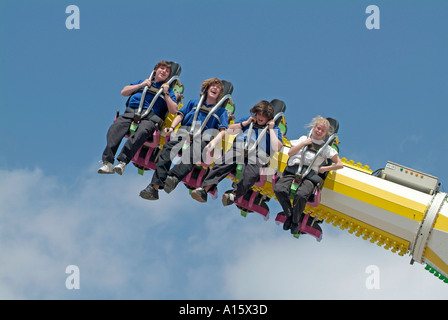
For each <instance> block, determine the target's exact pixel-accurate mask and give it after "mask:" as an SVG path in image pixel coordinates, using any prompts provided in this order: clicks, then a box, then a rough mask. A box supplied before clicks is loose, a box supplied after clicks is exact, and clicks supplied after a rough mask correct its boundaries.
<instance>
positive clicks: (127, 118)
mask: <svg viewBox="0 0 448 320" xmlns="http://www.w3.org/2000/svg"><path fill="white" fill-rule="evenodd" d="M133 119H134V114H133V113H125V114H122V115H120V116H119V117H117V119H115V122H114V123H113V124H112V125H111V126H110V127H109V130H108V131H107V145H106V148H105V149H104V152H103V161H107V162H110V163H114V158H115V154H116V153H117V150H118V147H119V146H120V143H121V141H122V140H123V138H124V136H125V135H126V133H127V132H128V131H129V127H130V125H131V123H132V121H133ZM155 130H156V124H155V123H154V122H153V121H151V120H148V119H142V120H141V121H140V123H139V125H138V128H137V130H136V131H135V132H134V133H132V134H131V135H130V136H129V137H128V140H127V141H126V143H125V144H124V146H123V148H122V149H121V152H120V154H119V155H118V157H117V160H118V161H123V162H125V163H129V162H130V161H131V160H132V158H133V157H134V155H135V154H136V152H137V151H138V149H139V148H140V147H141V146H142V145H143V144H144V143H145V141H146V140H147V139H148V138H149V137H150V136H151V135H152V134H153V133H154V131H155Z"/></svg>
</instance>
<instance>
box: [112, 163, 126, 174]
mask: <svg viewBox="0 0 448 320" xmlns="http://www.w3.org/2000/svg"><path fill="white" fill-rule="evenodd" d="M125 168H126V163H125V162H123V161H120V162H119V163H118V164H117V165H116V166H115V167H114V171H115V172H116V173H118V174H119V175H120V176H121V175H122V174H123V172H124V169H125Z"/></svg>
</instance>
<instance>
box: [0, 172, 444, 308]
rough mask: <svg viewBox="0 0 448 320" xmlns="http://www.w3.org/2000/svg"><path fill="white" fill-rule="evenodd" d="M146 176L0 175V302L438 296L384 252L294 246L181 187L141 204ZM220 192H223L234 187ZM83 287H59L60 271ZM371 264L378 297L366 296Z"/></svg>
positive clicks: (273, 229)
mask: <svg viewBox="0 0 448 320" xmlns="http://www.w3.org/2000/svg"><path fill="white" fill-rule="evenodd" d="M150 177H151V174H146V175H145V176H144V177H143V178H142V177H140V176H138V175H136V174H135V172H132V171H131V170H129V172H128V171H127V172H126V173H125V175H123V176H121V177H120V176H118V175H114V176H100V175H97V174H96V173H95V171H94V170H93V169H92V168H91V169H90V170H89V172H87V173H85V174H81V176H80V177H79V180H78V181H77V183H76V184H75V185H66V184H64V182H62V181H59V180H58V178H56V177H49V176H46V175H45V174H44V173H43V172H42V171H41V170H39V169H35V170H14V171H5V170H2V171H0V194H1V195H2V197H1V198H0V228H1V229H0V252H1V255H0V264H1V265H2V268H0V298H2V299H327V298H328V299H347V298H352V299H377V298H378V299H395V298H398V299H407V298H409V299H414V298H423V299H424V298H439V297H440V298H445V297H446V294H445V292H446V291H447V290H448V287H447V286H446V284H444V283H442V282H441V281H440V280H438V279H436V278H435V277H433V276H432V275H431V274H429V273H428V272H427V271H425V270H424V266H422V265H419V264H415V265H414V266H411V265H409V260H410V259H409V257H399V256H398V255H396V254H394V253H391V252H390V251H386V250H385V249H383V248H379V247H377V246H375V245H372V244H370V243H369V242H368V241H364V240H362V239H359V238H356V237H355V236H353V235H350V234H348V233H347V232H346V231H340V230H339V229H336V228H334V227H332V226H330V225H326V224H323V229H324V232H325V233H324V238H323V240H322V242H320V243H318V242H316V241H315V239H314V238H312V237H309V236H302V237H301V238H300V239H298V240H297V239H294V238H293V237H292V236H291V235H290V234H288V233H287V232H284V231H283V230H281V226H276V225H275V223H274V217H275V214H276V212H277V211H279V206H278V204H277V203H276V202H274V201H272V202H271V203H270V207H271V219H270V220H269V221H267V222H266V221H264V220H263V219H262V218H261V217H260V216H258V215H256V214H249V216H248V217H247V218H243V217H241V216H240V214H239V211H238V210H237V208H236V207H223V206H222V205H221V202H220V200H219V199H218V200H215V201H213V200H209V202H208V203H206V204H199V203H197V202H196V201H195V200H193V199H191V198H190V197H189V195H188V191H187V189H186V188H185V187H184V186H182V185H180V186H179V187H178V188H177V189H176V190H175V191H173V193H171V194H170V195H167V194H165V193H164V192H161V194H160V198H161V199H160V200H159V201H155V202H154V201H147V200H143V199H141V198H140V197H139V196H138V193H139V191H140V190H141V189H142V188H144V187H145V186H146V184H147V183H148V181H149V179H150ZM222 184H223V186H221V185H220V195H221V194H222V192H223V191H224V190H226V189H227V188H226V185H229V184H230V182H229V181H227V180H225V181H224V182H222ZM72 264H74V265H77V266H78V267H79V269H80V287H81V288H80V289H79V290H68V289H66V288H65V280H66V278H67V276H68V275H67V274H66V273H65V268H66V267H67V266H68V265H72ZM368 265H377V266H378V268H379V270H380V289H379V290H368V289H366V286H365V281H366V279H367V277H368V274H366V273H365V269H366V267H367V266H368Z"/></svg>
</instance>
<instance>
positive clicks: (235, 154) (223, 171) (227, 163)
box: [202, 146, 265, 199]
mask: <svg viewBox="0 0 448 320" xmlns="http://www.w3.org/2000/svg"><path fill="white" fill-rule="evenodd" d="M242 150H243V149H241V148H238V149H237V148H236V147H235V146H234V147H233V148H232V149H230V150H229V151H227V152H226V153H225V154H224V157H223V158H222V159H221V161H218V162H217V163H215V164H214V165H213V168H212V169H211V170H210V172H209V173H208V175H207V176H206V177H205V179H204V181H203V183H202V186H203V187H207V186H216V185H217V184H218V183H219V182H221V181H222V180H223V179H224V178H225V177H226V176H227V175H228V174H229V173H231V172H232V171H235V169H236V167H237V165H238V163H239V162H240V163H241V162H242V161H241V160H244V158H243V157H242V154H241V152H242ZM264 159H265V158H264ZM238 160H239V161H238ZM251 162H253V161H251ZM262 167H263V163H262V161H261V160H260V159H258V158H257V159H256V161H255V163H248V161H247V159H246V161H245V163H244V164H243V169H242V172H241V177H242V178H241V179H240V180H239V181H238V183H237V184H236V187H235V189H234V192H235V198H236V199H238V198H239V197H241V196H244V195H245V194H246V193H247V192H248V191H249V190H250V188H251V187H252V186H253V185H254V184H255V182H257V181H258V179H259V177H260V170H261V168H262Z"/></svg>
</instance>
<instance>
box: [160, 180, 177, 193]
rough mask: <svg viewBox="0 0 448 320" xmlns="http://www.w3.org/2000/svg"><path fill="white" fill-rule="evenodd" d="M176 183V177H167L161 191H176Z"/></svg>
mask: <svg viewBox="0 0 448 320" xmlns="http://www.w3.org/2000/svg"><path fill="white" fill-rule="evenodd" d="M178 183H179V179H178V178H177V177H176V176H168V177H167V178H166V180H165V186H164V187H163V190H165V192H166V193H170V192H171V191H173V190H174V189H176V187H177V184H178Z"/></svg>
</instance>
